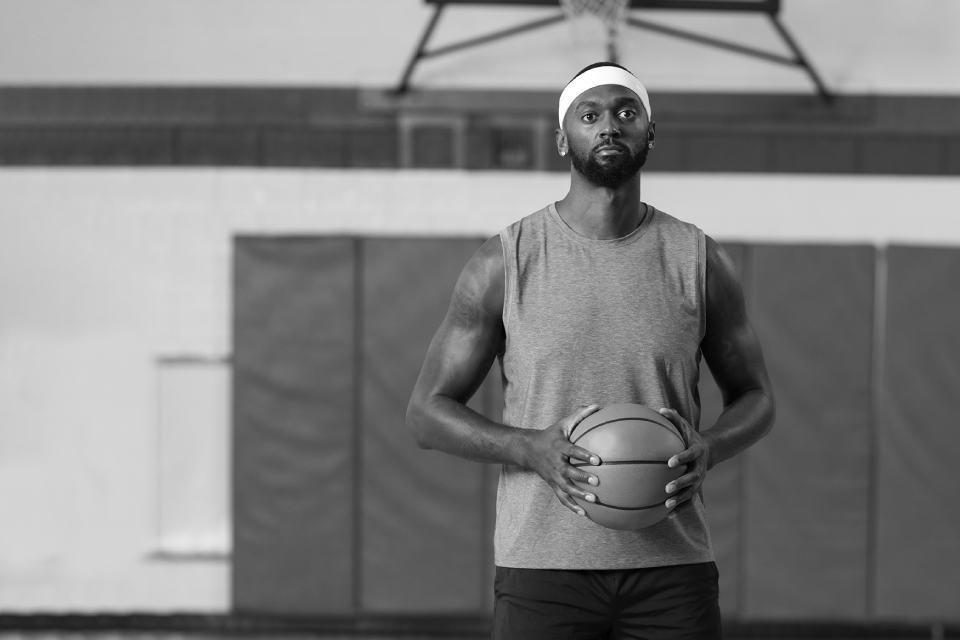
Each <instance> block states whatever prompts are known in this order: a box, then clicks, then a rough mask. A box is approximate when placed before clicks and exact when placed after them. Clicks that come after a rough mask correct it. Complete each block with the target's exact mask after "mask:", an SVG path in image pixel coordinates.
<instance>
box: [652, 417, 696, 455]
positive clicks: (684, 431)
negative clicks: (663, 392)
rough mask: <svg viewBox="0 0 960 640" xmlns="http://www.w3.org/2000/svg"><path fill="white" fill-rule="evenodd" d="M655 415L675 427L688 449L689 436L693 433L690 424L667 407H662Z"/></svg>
mask: <svg viewBox="0 0 960 640" xmlns="http://www.w3.org/2000/svg"><path fill="white" fill-rule="evenodd" d="M657 413H659V414H660V415H662V416H663V417H665V418H667V419H668V420H669V421H670V422H671V423H673V426H675V427H676V428H677V430H678V431H679V432H680V436H681V437H682V438H683V442H684V444H685V445H686V446H688V447H689V446H690V437H691V436H690V434H691V433H692V432H693V427H691V426H690V424H689V423H688V422H687V421H686V420H685V419H684V417H683V416H681V415H680V414H679V413H677V412H676V411H674V410H673V409H669V408H667V407H663V408H662V409H660V410H659V411H658V412H657Z"/></svg>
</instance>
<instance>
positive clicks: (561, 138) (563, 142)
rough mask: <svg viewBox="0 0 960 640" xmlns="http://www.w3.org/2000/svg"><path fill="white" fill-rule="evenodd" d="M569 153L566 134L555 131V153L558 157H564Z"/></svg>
mask: <svg viewBox="0 0 960 640" xmlns="http://www.w3.org/2000/svg"><path fill="white" fill-rule="evenodd" d="M569 152H570V146H569V145H568V144H567V134H566V133H564V131H563V129H557V153H559V154H560V157H566V155H567V154H568V153H569Z"/></svg>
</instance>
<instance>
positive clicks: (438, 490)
mask: <svg viewBox="0 0 960 640" xmlns="http://www.w3.org/2000/svg"><path fill="white" fill-rule="evenodd" d="M480 243H481V241H480V240H472V239H471V240H457V239H439V240H438V239H400V238H395V239H370V240H367V241H365V242H364V249H363V260H362V265H363V267H362V269H363V274H362V281H363V300H364V302H363V318H364V320H363V325H364V326H363V343H362V348H363V358H362V363H363V364H362V367H363V373H362V376H361V377H362V380H363V387H362V407H363V409H362V413H363V415H362V416H361V420H360V422H361V425H362V432H363V450H362V468H363V486H362V496H361V499H360V503H361V509H362V515H363V518H362V523H363V524H362V533H361V536H362V549H363V552H362V572H361V575H362V585H363V588H362V604H363V609H364V610H365V611H369V612H395V613H397V612H399V613H413V612H421V613H438V612H452V611H466V612H478V611H480V610H481V609H483V608H485V605H486V598H487V593H486V591H487V588H486V583H487V576H488V572H489V569H488V566H487V565H488V564H489V562H490V558H489V555H488V546H489V545H488V538H489V536H490V531H489V530H488V527H487V524H486V519H487V516H486V515H485V513H486V509H487V506H486V505H485V504H484V497H485V496H486V495H487V494H488V491H487V488H486V485H487V484H488V483H487V478H486V475H485V465H482V464H477V463H475V462H470V461H466V460H462V459H460V458H456V457H454V456H451V455H448V454H445V453H441V452H436V451H424V450H421V449H420V448H418V446H417V444H416V442H415V441H414V439H413V437H412V436H411V434H410V432H409V431H408V430H407V429H406V428H405V427H404V413H405V410H406V407H407V402H408V401H409V399H410V392H411V391H412V389H413V385H414V383H415V382H416V378H417V374H418V373H419V371H420V367H421V365H422V363H423V358H424V355H425V353H426V350H427V346H428V344H429V342H430V339H431V338H432V336H433V334H434V332H435V331H436V329H437V327H438V326H439V324H440V322H441V320H442V319H443V317H444V315H445V313H446V310H447V306H448V304H449V301H450V294H451V292H452V290H453V286H454V283H455V282H456V278H457V276H458V275H459V273H460V271H461V269H462V268H463V265H464V264H465V263H466V262H467V260H468V259H469V257H470V256H471V255H472V254H473V252H474V251H475V250H476V249H477V247H479V245H480ZM486 395H487V394H485V393H478V394H477V395H476V396H475V398H474V403H473V405H472V406H473V407H474V408H476V409H477V410H481V411H483V409H484V407H483V406H482V405H483V404H484V398H485V396H486Z"/></svg>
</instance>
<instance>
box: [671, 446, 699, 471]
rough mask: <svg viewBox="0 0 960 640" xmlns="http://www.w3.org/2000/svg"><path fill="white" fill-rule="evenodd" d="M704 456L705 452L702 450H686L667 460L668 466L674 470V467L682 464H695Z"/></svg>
mask: <svg viewBox="0 0 960 640" xmlns="http://www.w3.org/2000/svg"><path fill="white" fill-rule="evenodd" d="M702 454H703V451H701V450H700V449H693V448H691V449H684V450H683V451H681V452H680V453H678V454H677V455H675V456H672V457H671V458H670V459H669V460H667V466H668V467H670V468H671V469H673V468H674V467H679V466H680V465H682V464H690V463H691V462H695V461H696V460H697V458H699V457H700V456H701V455H702Z"/></svg>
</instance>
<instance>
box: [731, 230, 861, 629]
mask: <svg viewBox="0 0 960 640" xmlns="http://www.w3.org/2000/svg"><path fill="white" fill-rule="evenodd" d="M753 256H754V260H753V269H754V280H755V301H756V306H755V310H754V322H755V325H756V328H757V332H758V335H759V337H760V340H761V342H762V344H763V348H764V352H765V356H766V360H767V365H768V367H769V370H770V375H771V377H772V379H773V384H774V389H775V392H776V397H777V403H778V404H777V422H776V425H775V426H774V429H773V431H772V432H771V433H770V434H769V435H768V436H767V437H766V438H764V439H763V440H761V441H760V442H759V443H758V444H757V445H756V446H755V447H753V448H752V449H751V450H750V451H749V456H748V457H747V459H746V460H747V468H746V470H745V473H746V477H745V486H744V491H745V508H746V510H747V511H746V523H747V530H746V531H745V535H746V540H745V541H744V544H745V546H744V548H745V549H746V550H747V551H746V553H747V557H746V559H745V569H746V574H745V576H744V580H745V581H746V592H745V601H744V602H743V612H744V616H745V617H748V618H793V619H803V618H806V619H810V618H812V619H856V618H862V617H863V615H864V613H865V610H866V592H867V587H866V581H867V550H866V547H867V529H868V521H869V515H868V511H869V509H868V505H869V499H868V497H869V486H868V483H869V472H870V454H869V447H868V446H867V443H868V442H869V434H870V431H869V430H870V415H871V388H870V380H871V349H872V340H873V307H874V294H873V292H874V268H875V251H874V249H873V248H872V247H849V246H760V247H756V248H754V250H753Z"/></svg>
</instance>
